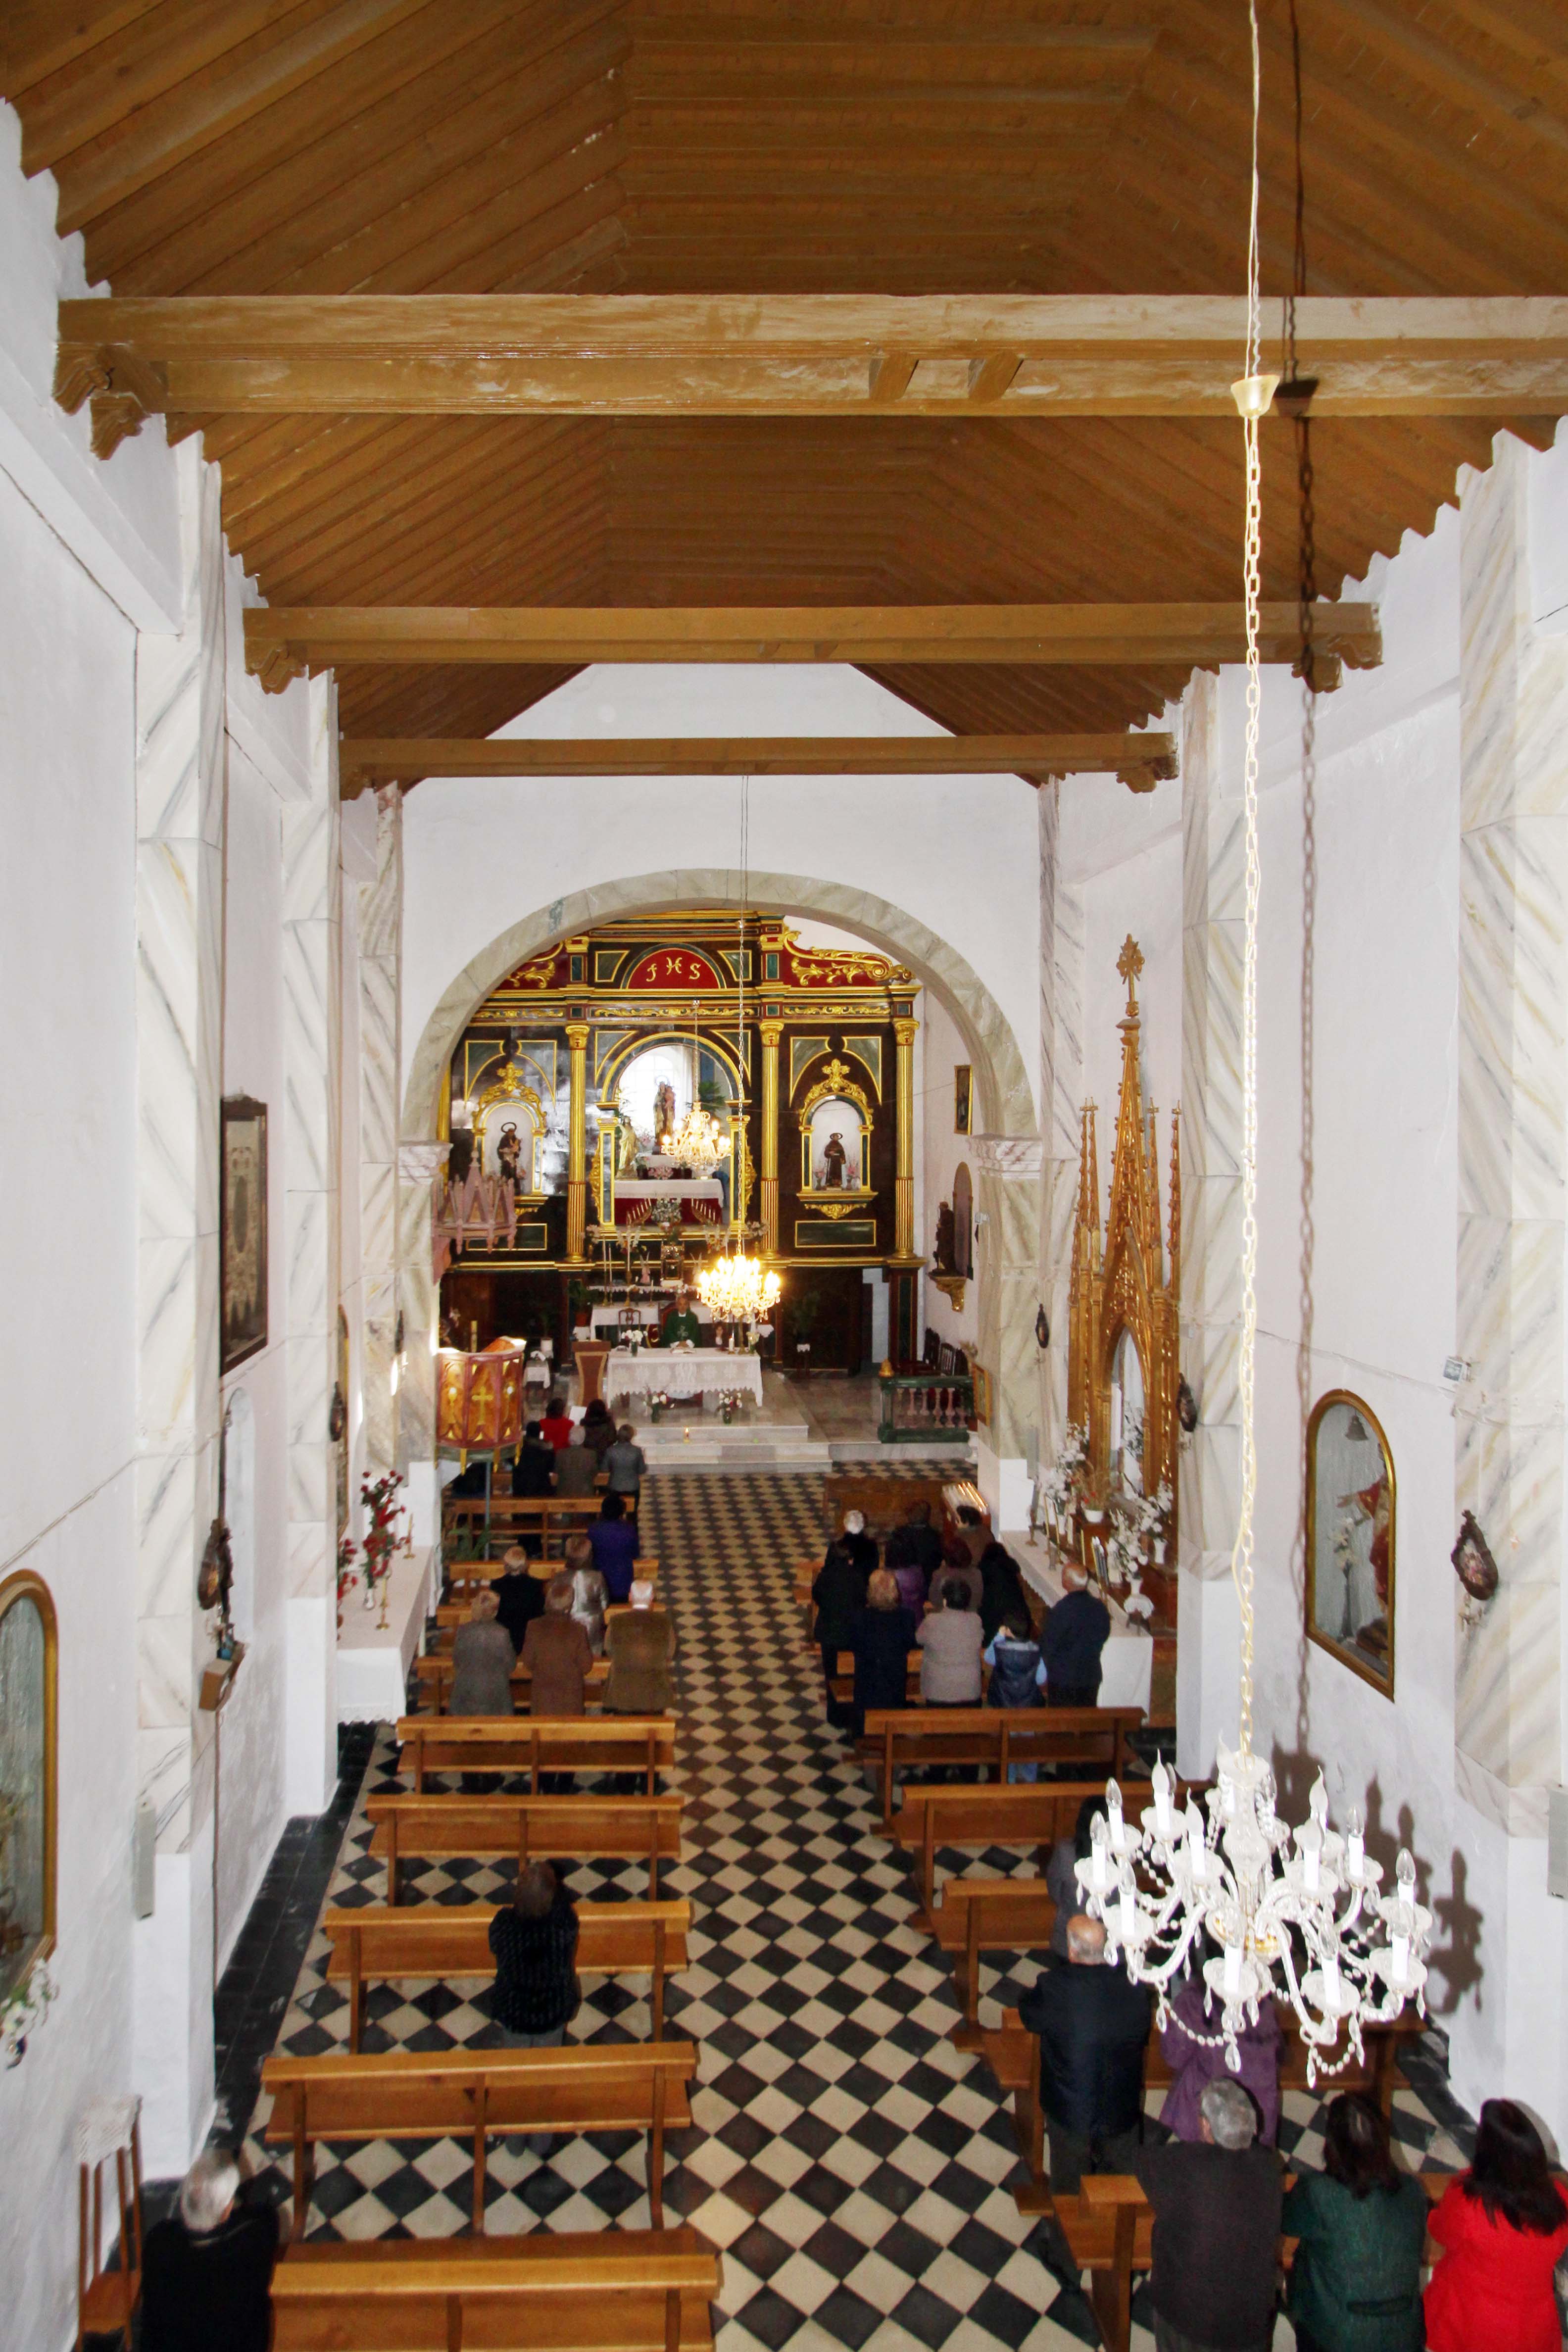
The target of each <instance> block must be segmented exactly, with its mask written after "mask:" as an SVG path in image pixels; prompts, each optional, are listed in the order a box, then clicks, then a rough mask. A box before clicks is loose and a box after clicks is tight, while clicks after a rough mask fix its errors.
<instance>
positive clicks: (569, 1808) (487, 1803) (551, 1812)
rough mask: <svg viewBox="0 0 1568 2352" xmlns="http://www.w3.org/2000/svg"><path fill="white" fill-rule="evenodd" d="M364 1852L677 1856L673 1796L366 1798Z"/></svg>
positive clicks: (435, 1857)
mask: <svg viewBox="0 0 1568 2352" xmlns="http://www.w3.org/2000/svg"><path fill="white" fill-rule="evenodd" d="M365 1811H366V1813H367V1815H368V1816H369V1818H370V1820H371V1821H372V1822H374V1837H373V1839H372V1841H371V1850H372V1852H373V1853H386V1852H387V1851H388V1847H389V1844H390V1842H391V1832H392V1830H393V1827H394V1824H395V1828H396V1835H397V1847H398V1851H399V1852H400V1853H405V1854H420V1855H423V1856H424V1857H426V1859H427V1860H430V1861H441V1860H444V1859H446V1858H447V1856H449V1855H455V1854H465V1855H472V1856H473V1857H474V1858H475V1859H476V1860H478V1859H480V1858H484V1857H489V1856H491V1855H495V1854H517V1855H519V1856H520V1857H521V1858H523V1859H526V1858H527V1856H528V1855H530V1854H543V1855H545V1856H547V1857H548V1856H550V1855H552V1854H561V1855H563V1856H564V1857H565V1858H567V1859H569V1860H574V1861H581V1862H604V1861H637V1860H639V1859H641V1858H642V1857H643V1856H645V1855H647V1853H650V1852H651V1853H657V1854H658V1857H659V1859H660V1861H661V1862H677V1861H679V1858H680V1814H681V1800H680V1799H679V1797H468V1796H463V1797H370V1798H368V1799H367V1800H366V1801H365Z"/></svg>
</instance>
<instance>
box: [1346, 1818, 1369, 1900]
mask: <svg viewBox="0 0 1568 2352" xmlns="http://www.w3.org/2000/svg"><path fill="white" fill-rule="evenodd" d="M1365 1860H1366V1841H1365V1839H1364V1838H1363V1836H1362V1830H1361V1815H1360V1813H1358V1812H1357V1811H1356V1809H1355V1807H1354V1806H1353V1805H1352V1807H1351V1812H1350V1819H1349V1821H1348V1822H1346V1824H1345V1872H1346V1874H1347V1876H1348V1877H1349V1878H1350V1880H1351V1883H1352V1885H1354V1883H1355V1881H1356V1880H1357V1879H1358V1878H1359V1877H1360V1876H1361V1874H1362V1865H1363V1863H1364V1862H1365Z"/></svg>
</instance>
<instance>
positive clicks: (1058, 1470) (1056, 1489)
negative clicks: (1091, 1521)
mask: <svg viewBox="0 0 1568 2352" xmlns="http://www.w3.org/2000/svg"><path fill="white" fill-rule="evenodd" d="M1088 1459H1089V1432H1088V1431H1087V1430H1086V1429H1083V1428H1081V1427H1080V1426H1079V1424H1078V1423H1076V1422H1071V1421H1069V1422H1068V1425H1067V1429H1066V1432H1065V1433H1064V1434H1063V1437H1062V1442H1061V1449H1060V1451H1059V1453H1058V1455H1057V1458H1056V1460H1055V1461H1054V1462H1053V1463H1052V1464H1051V1466H1050V1468H1049V1469H1048V1470H1047V1472H1046V1473H1045V1475H1044V1476H1043V1477H1042V1478H1041V1480H1040V1493H1041V1496H1042V1499H1043V1500H1044V1502H1045V1503H1046V1505H1047V1508H1048V1509H1050V1510H1052V1511H1054V1512H1055V1513H1056V1514H1057V1515H1058V1517H1065V1515H1066V1514H1067V1513H1068V1511H1069V1510H1070V1509H1071V1508H1072V1505H1073V1499H1074V1497H1075V1496H1076V1495H1077V1492H1078V1483H1079V1471H1080V1470H1081V1469H1082V1468H1083V1465H1084V1464H1085V1462H1086V1461H1087V1460H1088Z"/></svg>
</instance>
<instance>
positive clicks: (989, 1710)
mask: <svg viewBox="0 0 1568 2352" xmlns="http://www.w3.org/2000/svg"><path fill="white" fill-rule="evenodd" d="M1142 1721H1143V1710H1142V1707H1141V1706H1027V1707H1007V1706H905V1707H897V1706H895V1707H888V1708H886V1709H880V1708H872V1709H871V1710H870V1712H869V1713H868V1715H867V1717H866V1736H865V1738H863V1739H862V1740H861V1741H860V1743H859V1752H860V1754H861V1755H862V1756H863V1757H864V1758H866V1759H867V1760H868V1761H874V1762H875V1764H876V1767H877V1780H878V1785H879V1790H880V1792H881V1799H882V1821H883V1826H884V1832H885V1831H886V1825H887V1822H888V1818H889V1814H890V1813H891V1811H892V1804H893V1768H894V1766H895V1765H900V1764H902V1765H904V1766H906V1767H915V1768H918V1767H920V1766H921V1765H930V1764H978V1765H981V1766H983V1767H988V1768H989V1769H991V1770H992V1772H993V1773H994V1775H995V1777H996V1779H997V1780H999V1781H1001V1782H1003V1783H1005V1781H1006V1779H1007V1766H1008V1765H1009V1763H1013V1764H1032V1763H1042V1762H1043V1763H1047V1764H1053V1765H1054V1764H1082V1765H1083V1767H1084V1768H1085V1769H1084V1773H1083V1776H1082V1777H1083V1778H1084V1779H1086V1780H1087V1779H1088V1778H1089V1774H1090V1773H1091V1772H1095V1771H1100V1770H1101V1769H1103V1771H1104V1773H1105V1774H1106V1775H1107V1776H1114V1778H1115V1779H1117V1780H1121V1779H1123V1778H1124V1777H1125V1775H1126V1772H1127V1769H1128V1755H1127V1740H1128V1737H1129V1735H1130V1734H1131V1732H1134V1731H1136V1730H1138V1728H1139V1727H1140V1726H1141V1725H1142ZM1133 1769H1134V1770H1135V1771H1136V1772H1137V1773H1138V1775H1139V1777H1140V1779H1142V1766H1141V1765H1134V1767H1133ZM1103 1785H1104V1782H1103V1780H1102V1781H1101V1786H1102V1787H1103ZM908 1794H909V1791H908V1790H906V1791H905V1795H906V1798H907V1796H908Z"/></svg>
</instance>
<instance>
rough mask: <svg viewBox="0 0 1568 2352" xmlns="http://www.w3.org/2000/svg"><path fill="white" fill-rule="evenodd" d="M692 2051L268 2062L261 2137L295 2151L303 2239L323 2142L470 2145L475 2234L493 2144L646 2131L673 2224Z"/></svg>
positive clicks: (573, 2049)
mask: <svg viewBox="0 0 1568 2352" xmlns="http://www.w3.org/2000/svg"><path fill="white" fill-rule="evenodd" d="M696 2071H697V2045H696V2043H695V2042H612V2043H607V2044H602V2043H599V2042H574V2043H572V2044H570V2045H565V2046H563V2047H562V2048H561V2049H559V2050H483V2051H476V2050H443V2051H416V2050H389V2051H384V2052H379V2053H372V2054H371V2055H369V2056H366V2055H364V2054H363V2053H361V2054H360V2055H359V2056H357V2057H342V2056H335V2055H334V2056H329V2057H321V2058H287V2057H279V2056H276V2055H275V2056H273V2057H271V2058H268V2060H267V2061H266V2062H265V2063H264V2064H263V2066H262V2069H261V2087H262V2089H263V2091H264V2092H266V2093H268V2095H269V2096H270V2098H271V2100H272V2112H271V2114H270V2115H269V2116H268V2120H267V2127H266V2130H265V2132H264V2133H263V2135H262V2137H263V2138H264V2140H265V2141H266V2143H267V2145H268V2147H291V2148H292V2149H293V2168H294V2222H293V2234H294V2236H295V2238H296V2239H299V2238H302V2237H303V2236H304V2234H305V2223H306V2218H307V2215H308V2213H309V2211H310V2189H311V2183H312V2180H313V2179H314V2172H315V2149H316V2142H317V2141H318V2140H322V2139H330V2140H373V2139H392V2140H405V2139H469V2140H471V2141H472V2143H473V2151H474V2160H473V2226H474V2232H475V2235H476V2236H480V2235H482V2234H483V2231H484V2226H485V2160H486V2151H487V2148H488V2146H489V2138H490V2135H491V2134H492V2133H500V2134H503V2135H506V2136H510V2135H511V2134H513V2133H520V2132H620V2131H634V2132H647V2136H648V2158H647V2198H648V2210H649V2212H650V2213H651V2214H652V2216H653V2221H654V2227H655V2228H656V2229H658V2228H660V2227H661V2226H662V2225H663V2221H664V2135H665V2130H666V2128H667V2126H668V2127H669V2128H671V2129H675V2130H679V2129H682V2128H684V2127H685V2126H687V2125H688V2124H689V2123H690V2121H691V2099H690V2094H689V2087H688V2086H689V2084H690V2081H691V2078H692V2075H693V2074H695V2073H696Z"/></svg>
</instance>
